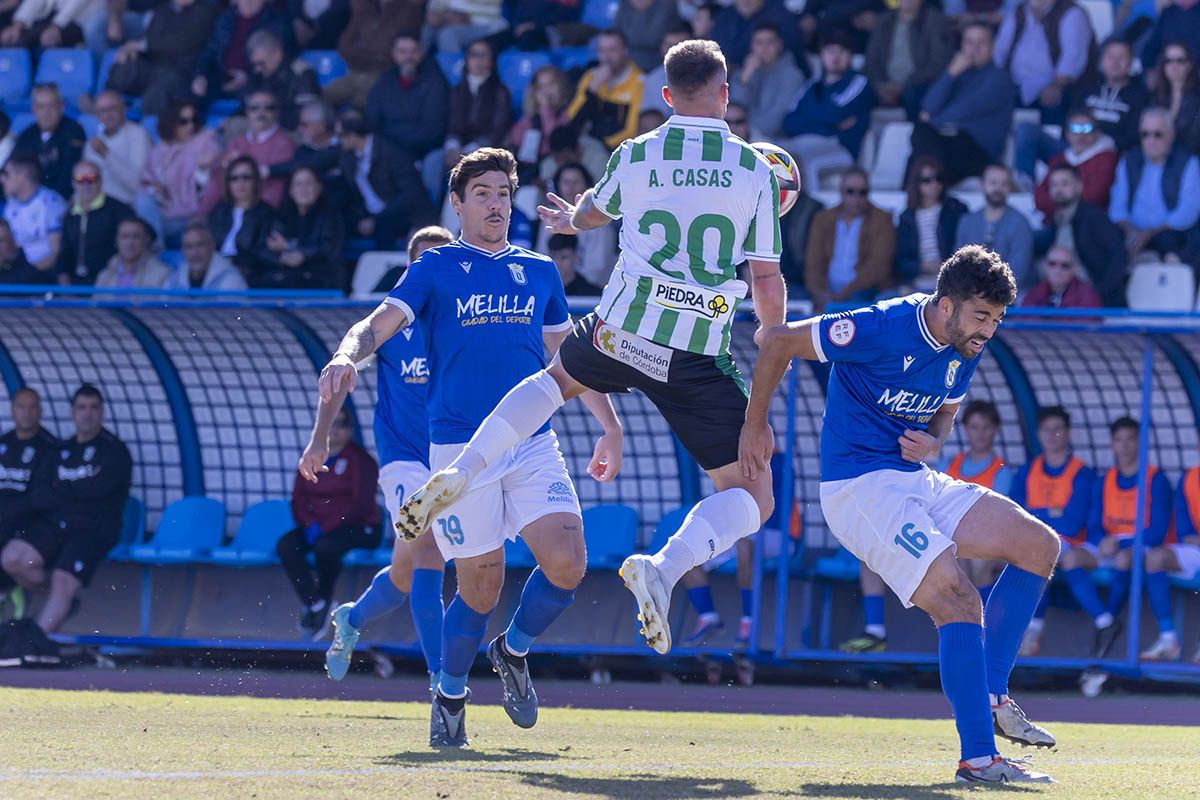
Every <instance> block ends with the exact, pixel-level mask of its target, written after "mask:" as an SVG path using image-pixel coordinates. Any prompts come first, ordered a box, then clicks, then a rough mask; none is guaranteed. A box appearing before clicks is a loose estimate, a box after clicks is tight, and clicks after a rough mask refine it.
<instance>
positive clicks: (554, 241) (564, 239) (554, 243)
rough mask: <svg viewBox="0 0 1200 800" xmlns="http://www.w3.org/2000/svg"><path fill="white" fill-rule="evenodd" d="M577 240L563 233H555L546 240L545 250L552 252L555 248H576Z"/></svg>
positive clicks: (577, 246)
mask: <svg viewBox="0 0 1200 800" xmlns="http://www.w3.org/2000/svg"><path fill="white" fill-rule="evenodd" d="M578 249H579V242H577V241H575V237H574V236H568V235H567V234H565V233H556V234H554V235H553V236H551V237H550V241H548V242H546V251H547V252H550V253H553V252H554V251H555V250H578Z"/></svg>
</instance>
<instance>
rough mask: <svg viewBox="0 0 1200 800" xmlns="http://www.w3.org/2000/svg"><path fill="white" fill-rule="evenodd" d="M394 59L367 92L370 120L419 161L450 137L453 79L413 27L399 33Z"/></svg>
mask: <svg viewBox="0 0 1200 800" xmlns="http://www.w3.org/2000/svg"><path fill="white" fill-rule="evenodd" d="M392 63H393V64H394V65H395V66H393V67H392V68H391V69H389V70H387V71H386V72H384V73H383V74H382V75H380V76H379V80H377V81H376V82H375V85H374V86H372V87H371V91H370V93H369V94H368V95H367V108H366V112H367V122H368V123H369V124H370V126H371V130H373V131H375V132H376V133H378V134H379V135H380V136H382V137H384V138H385V139H387V140H388V141H390V142H391V143H392V144H394V145H395V146H396V147H398V148H400V149H401V150H403V151H404V152H405V154H406V155H407V156H408V157H409V158H410V159H411V160H413V161H416V160H418V159H421V158H424V157H425V156H426V155H427V154H428V153H430V152H432V151H433V150H435V149H436V148H439V147H441V146H442V142H443V141H444V140H445V138H446V120H447V117H448V114H449V107H450V84H449V83H447V82H446V77H445V76H444V75H442V71H441V69H439V68H438V65H437V62H436V61H434V60H433V59H431V58H429V59H427V58H425V53H424V51H423V50H422V48H421V43H420V42H419V41H417V39H416V37H415V36H414V35H413V34H411V33H402V34H400V35H399V36H397V37H396V40H395V42H394V43H393V44H392ZM438 166H439V167H440V166H441V165H438Z"/></svg>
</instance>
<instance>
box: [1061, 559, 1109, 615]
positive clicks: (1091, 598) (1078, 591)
mask: <svg viewBox="0 0 1200 800" xmlns="http://www.w3.org/2000/svg"><path fill="white" fill-rule="evenodd" d="M1066 576H1067V586H1069V587H1070V588H1071V594H1073V595H1075V599H1076V600H1078V601H1079V605H1081V606H1083V610H1084V611H1086V612H1087V615H1088V616H1089V617H1091V618H1092V619H1095V618H1096V617H1098V616H1100V615H1101V614H1103V613H1104V604H1103V603H1101V602H1100V593H1099V592H1098V591H1096V582H1095V581H1093V580H1092V576H1091V575H1090V574H1089V573H1088V571H1087V570H1086V569H1083V568H1082V567H1076V568H1075V569H1069V570H1067V572H1066Z"/></svg>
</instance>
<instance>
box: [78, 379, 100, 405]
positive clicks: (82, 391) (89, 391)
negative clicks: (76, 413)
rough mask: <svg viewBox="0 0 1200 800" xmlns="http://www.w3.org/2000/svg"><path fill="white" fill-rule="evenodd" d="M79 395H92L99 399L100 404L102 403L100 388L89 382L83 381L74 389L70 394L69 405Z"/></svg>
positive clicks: (79, 396)
mask: <svg viewBox="0 0 1200 800" xmlns="http://www.w3.org/2000/svg"><path fill="white" fill-rule="evenodd" d="M81 397H94V398H95V399H97V400H99V401H100V405H104V395H102V394H100V390H99V389H97V388H96V387H95V386H93V385H92V384H90V383H85V384H83V385H82V386H80V387H79V388H78V389H76V390H75V394H73V395H71V405H75V403H76V401H78V400H79V398H81Z"/></svg>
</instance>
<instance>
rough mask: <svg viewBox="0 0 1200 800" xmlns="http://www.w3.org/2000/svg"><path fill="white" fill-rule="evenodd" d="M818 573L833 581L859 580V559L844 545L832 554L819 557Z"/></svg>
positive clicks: (821, 576)
mask: <svg viewBox="0 0 1200 800" xmlns="http://www.w3.org/2000/svg"><path fill="white" fill-rule="evenodd" d="M816 574H817V577H819V578H825V579H826V580H831V581H856V580H858V559H857V558H855V557H854V555H853V554H852V553H851V552H850V551H849V550H847V549H846V548H844V547H839V548H838V549H837V552H835V553H834V554H833V555H831V556H825V557H823V558H818V559H817V565H816Z"/></svg>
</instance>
